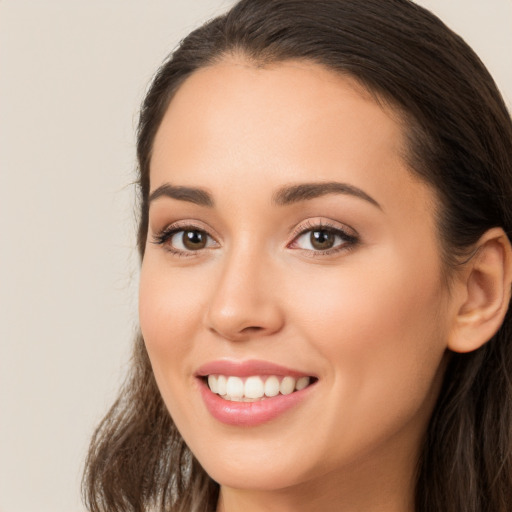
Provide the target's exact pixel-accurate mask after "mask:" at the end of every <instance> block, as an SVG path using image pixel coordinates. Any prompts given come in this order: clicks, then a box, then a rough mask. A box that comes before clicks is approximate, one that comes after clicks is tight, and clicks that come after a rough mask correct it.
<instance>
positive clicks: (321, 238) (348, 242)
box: [289, 225, 358, 255]
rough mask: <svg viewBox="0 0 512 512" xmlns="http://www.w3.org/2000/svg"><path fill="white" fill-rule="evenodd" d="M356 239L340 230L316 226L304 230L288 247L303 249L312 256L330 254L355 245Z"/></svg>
mask: <svg viewBox="0 0 512 512" xmlns="http://www.w3.org/2000/svg"><path fill="white" fill-rule="evenodd" d="M357 242H358V238H357V237H356V236H354V235H351V234H350V235H349V234H348V233H346V232H345V231H343V230H342V229H340V228H335V227H324V226H321V225H319V226H316V227H313V228H311V229H305V230H304V231H303V232H302V233H301V234H300V235H299V236H297V237H296V238H295V240H294V241H293V243H292V244H291V245H290V246H289V247H291V248H292V249H303V250H306V251H309V252H311V253H312V254H314V253H317V254H318V255H321V254H331V253H335V252H338V251H341V250H342V249H348V248H349V247H352V246H354V245H355V244H357Z"/></svg>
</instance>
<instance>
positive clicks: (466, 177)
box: [83, 0, 512, 512]
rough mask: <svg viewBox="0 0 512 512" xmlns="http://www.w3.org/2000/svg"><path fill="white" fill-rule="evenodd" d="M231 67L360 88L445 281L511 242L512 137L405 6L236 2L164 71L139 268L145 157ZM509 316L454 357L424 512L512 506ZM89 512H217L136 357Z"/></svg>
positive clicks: (492, 93)
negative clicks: (432, 195) (204, 82)
mask: <svg viewBox="0 0 512 512" xmlns="http://www.w3.org/2000/svg"><path fill="white" fill-rule="evenodd" d="M232 54H237V55H241V56H243V57H244V58H245V59H248V60H250V61H252V62H254V63H255V65H259V66H264V65H265V64H267V63H275V62H279V61H284V60H287V59H305V60H308V61H313V62H316V63H319V64H321V65H324V66H326V67H327V68H329V69H331V70H334V71H336V72H339V73H343V74H345V75H349V76H351V77H353V78H355V79H356V80H358V81H359V82H360V83H361V84H362V85H363V86H364V87H365V88H366V89H367V90H368V91H369V92H371V93H372V94H373V95H374V96H375V97H376V98H378V100H379V101H383V102H386V103H387V104H389V105H391V106H393V107H394V109H395V111H396V112H397V113H398V114H399V115H400V118H401V119H402V120H403V122H404V130H405V133H406V136H407V141H408V148H407V154H406V155H405V158H406V159H407V162H408V164H409V166H410V168H411V172H413V173H415V174H416V175H418V176H419V177H420V178H421V179H423V180H424V181H426V182H427V183H429V184H430V185H431V186H432V187H433V188H434V189H435V190H436V192H437V194H438V197H439V200H440V204H441V207H440V210H439V212H438V225H439V233H440V236H441V239H442V246H443V256H444V259H445V262H446V267H447V269H452V270H453V269H454V268H455V267H456V265H457V264H458V263H459V262H460V261H461V258H463V257H464V255H466V254H469V252H470V251H471V248H472V247H473V246H474V244H475V243H476V242H477V240H478V239H479V238H480V236H481V235H482V234H483V233H484V232H485V231H486V230H488V229H489V228H492V227H496V226H500V227H502V228H503V229H504V230H505V232H506V233H507V235H508V237H509V238H511V235H512V123H511V119H510V115H509V113H508V112H507V109H506V106H505V104H504V102H503V100H502V98H501V96H500V94H499V92H498V90H497V87H496V85H495V84H494V82H493V80H492V78H491V76H490V75H489V73H488V72H487V70H486V69H485V67H484V66H483V64H482V63H481V62H480V60H479V59H478V57H477V56H476V55H475V53H474V52H473V51H472V50H471V49H470V48H469V47H468V45H467V44H466V43H465V42H464V41H463V40H462V39H461V38H460V37H459V36H457V35H456V34H454V33H453V32H452V31H451V30H449V29H448V28H447V27H446V26H445V25H444V24H443V23H442V22H441V21H440V20H439V19H438V18H436V17H435V16H434V15H432V14H431V13H430V12H428V11H427V10H425V9H423V8H421V7H419V6H417V5H416V4H414V3H413V2H411V1H408V0H365V1H361V0H315V1H311V0H242V1H240V2H239V3H237V4H236V5H235V6H234V7H233V8H232V9H231V10H230V11H229V12H228V13H227V14H226V15H224V16H221V17H218V18H216V19H214V20H212V21H210V22H208V23H206V24H205V25H204V26H202V27H201V28H199V29H197V30H195V31H194V32H192V33H191V34H190V35H189V36H188V37H187V38H185V39H184V40H183V41H182V42H181V44H180V46H179V47H178V49H177V50H176V51H175V52H174V53H173V54H172V55H171V56H170V57H169V58H168V59H167V60H166V61H165V63H164V64H163V65H162V67H161V68H160V69H159V70H158V72H157V74H156V76H155V78H154V80H153V82H152V85H151V87H150V89H149V92H148V94H147V96H146V99H145V101H144V104H143V107H142V110H141V114H140V122H139V129H138V145H137V150H138V153H137V155H138V162H139V172H140V175H139V182H138V185H139V193H140V224H139V232H138V246H139V251H140V255H141V258H143V257H144V246H145V242H146V236H147V224H148V204H147V201H148V193H149V169H150V160H151V151H152V144H153V140H154V137H155V134H156V132H157V130H158V127H159V125H160V122H161V120H162V117H163V115H164V113H165V111H166V108H167V105H168V104H169V102H170V101H171V100H172V97H173V94H174V93H175V91H176V90H177V89H178V88H179V87H180V85H181V84H182V83H183V82H184V81H185V80H186V79H187V77H188V76H190V75H191V74H192V73H194V71H196V70H197V69H199V68H202V67H205V66H209V65H212V64H214V63H215V62H217V61H219V60H220V59H222V58H223V57H225V56H227V55H232ZM511 316H512V313H511V310H510V308H509V311H508V313H507V315H506V318H505V321H504V323H503V325H502V327H501V329H500V330H499V332H498V333H497V334H496V335H495V336H494V337H493V338H492V339H491V340H490V341H489V342H488V343H486V344H485V345H484V346H483V347H482V348H481V349H479V350H477V351H475V352H472V353H468V354H453V355H452V357H451V359H450V362H449V365H448V368H447V370H446V374H445V378H444V383H443V387H442V390H441V393H440V396H439V399H438V403H437V405H436V408H435V410H434V413H433V416H432V418H431V421H430V424H429V428H428V433H427V436H426V439H425V442H424V446H423V451H422V455H421V458H420V460H419V462H418V471H417V486H416V511H417V512H439V511H443V512H484V511H488V512H506V511H508V510H509V509H510V506H511V504H512V458H511V457H512V438H511V434H512V382H511V380H512V318H511ZM83 490H84V496H85V501H86V503H87V506H88V507H89V510H91V511H93V512H100V511H101V512H107V511H108V512H113V511H119V512H120V511H123V512H129V511H134V512H135V511H140V512H142V511H143V510H150V509H151V510H158V511H161V512H164V511H167V512H169V511H182V512H185V511H186V512H191V511H205V512H206V511H213V510H215V506H216V501H217V496H218V485H217V484H216V483H215V482H213V481H212V480H211V479H210V478H209V476H208V475H207V474H206V473H205V472H204V470H203V469H202V468H201V466H200V465H199V463H198V462H197V461H196V460H195V459H194V457H193V456H192V454H191V453H190V451H189V450H188V448H187V446H186V445H185V443H184V442H183V440H182V438H181V436H180V434H179V432H178V431H177V429H176V427H175V426H174V424H173V422H172V419H171V418H170V416H169V414H168V412H167V410H166V409H165V406H164V405H163V402H162V399H161V397H160V394H159V391H158V389H157V386H156V384H155V380H154V378H153V374H152V371H151V366H150V363H149V359H148V356H147V353H146V350H145V347H144V342H143V340H142V338H141V336H139V337H138V338H137V340H136V345H135V352H134V357H133V366H132V371H131V374H130V376H129V378H128V379H127V381H126V384H125V386H124V387H123V389H122V390H121V393H120V396H119V398H118V400H117V401H116V403H115V404H114V405H113V407H112V408H111V410H110V411H109V412H108V414H107V415H106V417H105V419H104V420H103V421H102V423H101V424H100V426H99V427H98V429H97V430H96V432H95V434H94V437H93V440H92V443H91V447H90V451H89V456H88V459H87V463H86V472H85V475H84V482H83Z"/></svg>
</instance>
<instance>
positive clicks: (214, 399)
mask: <svg viewBox="0 0 512 512" xmlns="http://www.w3.org/2000/svg"><path fill="white" fill-rule="evenodd" d="M207 375H226V376H229V375H233V376H237V377H249V376H251V375H276V376H286V375H290V376H292V377H295V378H299V377H305V376H308V377H314V376H313V375H311V374H307V373H304V372H300V371H297V370H293V369H290V368H285V367H284V366H280V365H276V364H274V363H270V362H267V361H258V360H250V361H242V362H238V361H229V360H223V361H222V360H221V361H212V362H209V363H206V364H204V365H202V366H201V367H200V368H199V369H198V370H197V372H196V376H197V377H198V379H197V380H198V383H199V389H200V392H201V397H202V399H203V401H204V403H205V405H206V408H207V409H208V411H209V412H210V414H211V415H212V416H213V417H214V418H215V419H217V420H218V421H220V422H222V423H225V424H227V425H234V426H239V427H254V426H257V425H261V424H262V423H266V422H268V421H271V420H273V419H274V418H276V417H278V416H280V415H281V414H283V413H284V412H285V411H287V410H288V409H290V408H292V407H294V406H296V405H298V404H300V403H301V402H302V401H303V400H304V399H305V398H306V397H307V396H308V395H309V394H310V393H311V391H312V388H314V387H315V383H313V384H310V385H309V386H308V387H306V388H304V389H302V390H300V391H294V392H293V393H290V394H289V395H277V396H275V397H272V398H266V399H264V400H259V401H256V402H232V401H230V400H224V399H223V398H221V397H220V396H219V395H217V394H216V393H212V391H210V388H209V387H208V385H207V384H206V382H205V380H204V377H206V376H207Z"/></svg>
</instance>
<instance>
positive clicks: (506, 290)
mask: <svg viewBox="0 0 512 512" xmlns="http://www.w3.org/2000/svg"><path fill="white" fill-rule="evenodd" d="M475 249H476V251H475V254H474V256H473V257H472V258H471V259H470V260H469V261H468V262H467V263H465V265H464V269H463V271H462V274H461V276H460V277H461V280H460V281H459V280H458V278H457V285H456V286H457V287H460V288H461V293H460V294H458V293H457V294H456V296H457V297H460V304H459V305H458V306H457V309H458V313H457V315H456V317H455V319H454V324H453V329H452V330H451V332H450V338H449V340H448V348H449V349H451V350H453V351H454V352H471V351H473V350H476V349H478V348H480V347H481V346H482V345H484V344H485V343H487V341H489V340H490V339H491V338H492V337H493V336H494V334H496V332H497V331H498V329H499V328H500V326H501V324H502V323H503V319H504V318H505V315H506V313H507V310H508V307H509V303H510V296H511V287H512V249H511V246H510V241H509V239H508V237H507V235H506V234H505V232H504V231H503V230H502V229H501V228H492V229H490V230H489V231H486V232H485V234H484V235H483V236H482V237H481V238H480V240H479V241H478V243H477V245H476V248H475Z"/></svg>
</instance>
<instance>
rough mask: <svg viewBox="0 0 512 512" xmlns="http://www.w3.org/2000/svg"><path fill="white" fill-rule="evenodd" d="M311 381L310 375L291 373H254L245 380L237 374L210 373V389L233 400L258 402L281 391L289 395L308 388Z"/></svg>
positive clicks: (226, 398)
mask: <svg viewBox="0 0 512 512" xmlns="http://www.w3.org/2000/svg"><path fill="white" fill-rule="evenodd" d="M310 382H311V379H310V377H300V378H298V379H296V378H295V377H291V376H289V375H287V376H286V377H277V376H276V375H270V376H268V377H260V376H257V375H253V376H251V377H247V378H246V379H245V381H244V380H243V379H242V378H240V377H235V376H229V377H227V376H225V375H208V386H209V388H210V390H211V391H212V392H213V393H216V394H218V395H221V396H222V397H223V398H224V399H225V400H230V401H232V402H256V401H258V400H265V399H266V398H271V397H274V396H277V395H279V393H281V394H282V395H289V394H291V393H293V392H294V391H300V390H302V389H304V388H306V387H307V386H309V384H310Z"/></svg>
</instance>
